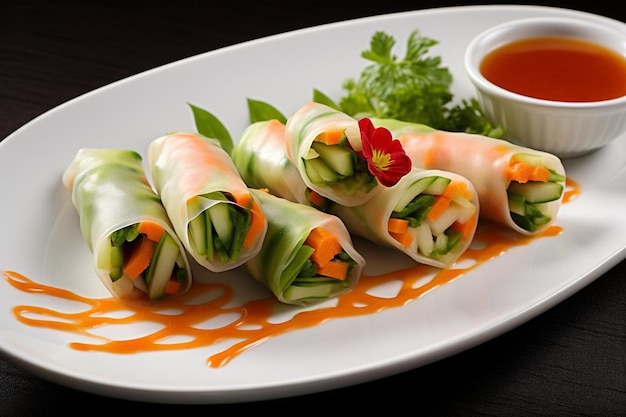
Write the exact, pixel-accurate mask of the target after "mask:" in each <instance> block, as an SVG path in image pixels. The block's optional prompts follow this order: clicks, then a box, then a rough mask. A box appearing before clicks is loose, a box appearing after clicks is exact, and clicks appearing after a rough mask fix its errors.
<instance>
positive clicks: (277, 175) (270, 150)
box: [232, 119, 307, 204]
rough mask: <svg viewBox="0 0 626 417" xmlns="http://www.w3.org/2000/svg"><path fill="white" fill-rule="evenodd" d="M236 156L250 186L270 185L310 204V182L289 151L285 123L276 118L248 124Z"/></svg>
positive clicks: (277, 192)
mask: <svg viewBox="0 0 626 417" xmlns="http://www.w3.org/2000/svg"><path fill="white" fill-rule="evenodd" d="M232 158H233V162H234V163H235V166H236V167H237V170H238V171H239V174H240V175H241V178H243V180H244V181H245V183H246V184H248V186H249V187H252V188H267V189H268V191H269V192H270V193H271V194H273V195H276V196H278V197H282V198H286V199H287V200H290V201H295V202H298V203H302V204H305V203H306V190H307V185H306V184H305V182H304V180H303V179H302V177H301V176H300V173H299V172H298V168H296V166H295V165H294V164H292V163H291V161H290V160H289V158H287V154H286V153H285V124H284V123H281V122H280V121H278V120H275V119H274V120H268V121H261V122H256V123H253V124H251V125H250V126H248V127H247V128H246V129H245V130H244V132H243V134H242V135H241V138H240V140H239V141H238V142H237V143H236V144H235V146H234V148H233V151H232Z"/></svg>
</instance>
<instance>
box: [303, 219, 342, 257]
mask: <svg viewBox="0 0 626 417" xmlns="http://www.w3.org/2000/svg"><path fill="white" fill-rule="evenodd" d="M304 244H305V245H308V246H310V247H312V248H313V249H314V250H315V251H314V252H313V254H312V255H311V258H310V259H311V261H312V262H313V263H314V264H316V265H317V266H318V267H322V266H325V265H326V264H327V263H328V262H330V261H331V260H332V259H333V258H334V257H335V255H337V254H338V253H340V252H341V250H342V248H341V243H339V241H338V240H337V237H336V236H335V235H333V234H331V233H330V232H329V231H328V230H327V229H324V228H322V227H316V228H315V229H313V230H311V233H309V236H307V238H306V240H305V241H304Z"/></svg>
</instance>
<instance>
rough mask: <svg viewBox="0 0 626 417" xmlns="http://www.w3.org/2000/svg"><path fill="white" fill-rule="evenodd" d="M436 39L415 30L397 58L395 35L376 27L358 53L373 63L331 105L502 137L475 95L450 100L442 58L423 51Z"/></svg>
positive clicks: (449, 78) (347, 82) (361, 113)
mask: <svg viewBox="0 0 626 417" xmlns="http://www.w3.org/2000/svg"><path fill="white" fill-rule="evenodd" d="M437 43H438V42H437V41H436V40H434V39H431V38H428V37H425V36H421V35H420V33H419V31H417V30H415V31H413V32H411V34H410V36H409V38H408V41H407V48H406V54H405V56H404V58H403V59H402V60H398V58H397V56H396V55H394V54H393V48H394V46H395V44H396V41H395V39H394V37H393V36H391V35H389V34H387V33H385V32H382V31H377V32H375V33H374V35H373V36H372V38H371V41H370V49H369V50H366V51H363V52H362V53H361V56H362V57H363V58H365V59H367V60H368V61H371V62H372V64H370V65H368V66H367V67H366V68H365V69H364V70H363V71H362V72H361V74H360V77H359V78H358V79H354V78H349V79H347V80H345V81H344V83H343V89H344V90H345V91H346V94H345V95H344V96H343V97H341V99H340V100H339V103H338V105H336V108H338V109H340V110H342V111H343V112H345V113H347V114H349V115H351V116H352V117H355V118H362V117H379V118H393V119H398V120H403V121H407V122H414V123H421V124H425V125H428V126H430V127H433V128H436V129H441V130H447V131H465V132H469V133H479V134H483V135H487V136H492V137H501V136H502V135H503V134H504V130H503V128H502V127H500V126H493V125H492V123H491V122H490V121H489V120H488V119H487V117H486V116H485V115H484V113H483V111H482V109H481V107H480V105H479V103H478V101H477V100H476V99H475V98H473V97H472V98H469V99H464V100H462V101H461V103H460V104H458V105H455V106H452V105H451V103H452V99H453V98H454V97H453V94H452V92H451V89H450V86H451V85H452V81H453V77H452V74H451V73H450V71H449V70H448V68H447V67H444V66H442V61H441V57H439V56H429V55H428V52H429V51H430V48H431V47H433V46H434V45H436V44H437ZM316 93H317V94H319V95H320V96H323V94H321V93H320V92H319V91H318V92H316ZM326 99H327V97H326ZM327 104H328V103H327Z"/></svg>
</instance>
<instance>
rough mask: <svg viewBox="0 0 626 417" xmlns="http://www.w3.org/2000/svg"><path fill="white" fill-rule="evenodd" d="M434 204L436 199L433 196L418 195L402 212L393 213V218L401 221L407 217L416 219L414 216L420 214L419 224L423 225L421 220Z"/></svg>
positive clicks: (418, 217)
mask: <svg viewBox="0 0 626 417" xmlns="http://www.w3.org/2000/svg"><path fill="white" fill-rule="evenodd" d="M434 202H435V197H434V196H432V195H431V194H420V195H417V196H415V198H413V200H412V201H410V202H409V203H408V204H407V205H405V206H404V208H403V209H401V210H400V211H392V212H391V217H396V218H400V219H403V218H406V217H415V216H413V214H414V213H418V212H419V213H420V214H419V215H418V216H417V217H416V218H417V219H418V220H420V221H419V223H421V220H422V219H423V218H424V216H425V215H426V213H427V212H428V209H429V208H430V207H431V206H432V205H433V203H434Z"/></svg>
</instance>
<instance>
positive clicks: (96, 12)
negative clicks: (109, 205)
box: [0, 0, 626, 417]
mask: <svg viewBox="0 0 626 417" xmlns="http://www.w3.org/2000/svg"><path fill="white" fill-rule="evenodd" d="M110 3H111V2H108V3H103V5H89V6H86V5H82V4H87V3H86V2H76V3H75V4H74V3H71V2H57V4H56V5H52V4H53V2H44V1H42V2H33V1H21V2H10V3H8V4H7V3H6V2H3V4H2V5H1V6H0V22H1V23H0V140H1V139H2V138H5V137H7V136H8V135H10V134H11V133H12V132H13V131H15V130H16V129H18V128H19V127H20V126H22V125H24V124H26V123H28V122H29V121H30V120H32V119H33V118H35V117H37V116H39V115H41V114H42V113H44V112H46V111H47V110H49V109H52V108H54V107H56V106H58V105H60V104H62V103H64V102H66V101H67V100H70V99H72V98H75V97H77V96H79V95H81V94H83V93H86V92H89V91H90V90H93V89H95V88H98V87H101V86H104V85H106V84H109V83H111V82H114V81H117V80H120V79H122V78H125V77H128V76H130V75H133V74H136V73H139V72H142V71H144V70H148V69H150V68H153V67H157V66H160V65H162V64H166V63H169V62H172V61H176V60H178V59H181V58H185V57H189V56H192V55H196V54H199V53H203V52H206V51H210V50H213V49H216V48H220V47H224V46H228V45H231V44H235V43H239V42H243V41H247V40H250V39H254V38H258V37H263V36H267V35H272V34H276V33H282V32H286V31H290V30H294V29H299V28H303V27H307V26H312V25H319V24H324V23H330V22H335V21H340V20H345V19H351V18H358V17H364V16H370V15H376V14H381V13H388V12H397V11H406V10H415V9H424V8H432V7H443V6H457V5H469V4H471V3H470V2H454V1H412V2H403V1H393V0H387V1H383V2H379V4H372V5H369V4H368V5H365V3H364V4H363V5H360V6H359V5H358V3H356V5H353V4H352V3H351V2H350V3H348V2H346V4H349V5H343V4H340V2H338V1H335V2H327V1H326V2H324V1H322V2H320V1H314V2H295V1H292V2H287V1H271V0H261V1H256V2H252V3H253V4H251V5H246V6H244V5H243V4H240V3H238V2H219V4H218V5H211V3H214V2H200V1H197V2H192V1H184V0H183V1H176V2H174V3H172V4H171V5H169V6H168V5H167V3H166V4H165V5H161V6H157V5H156V3H155V2H136V3H133V4H132V6H128V5H126V6H125V7H121V6H115V5H111V4H110ZM227 3H230V4H227ZM487 3H489V2H477V3H474V4H487ZM496 3H499V4H503V3H504V2H496ZM120 4H121V3H120ZM517 4H524V3H523V2H522V3H519V2H518V3H517ZM526 4H532V2H529V3H526ZM535 4H537V3H535ZM541 4H542V5H544V6H556V7H567V8H571V9H578V10H583V11H587V12H591V13H596V14H600V15H604V16H608V17H611V18H613V19H617V20H621V21H624V20H625V13H626V12H625V11H624V9H623V7H622V5H621V4H620V2H609V1H606V2H599V1H593V0H589V1H585V2H584V3H583V2H572V1H562V2H543V3H541ZM452 30H453V29H452ZM2 180H3V181H5V180H6V179H2ZM625 274H626V262H624V261H622V262H621V263H620V264H618V265H617V266H615V267H614V268H613V269H611V270H610V271H608V272H606V273H605V274H604V275H602V276H601V277H600V278H599V279H597V280H595V281H594V282H592V283H591V284H589V285H588V286H587V287H585V288H583V289H582V290H580V291H579V292H578V293H576V294H575V295H573V296H572V297H570V298H569V299H567V300H565V301H563V302H561V303H560V304H558V305H556V306H555V307H553V308H551V309H549V310H548V311H546V312H545V313H543V314H541V315H540V316H538V317H536V318H534V319H532V320H530V321H529V322H527V323H525V324H523V325H521V326H519V327H517V328H515V329H514V330H512V331H509V332H507V333H505V334H504V335H502V336H499V337H497V338H495V339H493V340H491V341H489V342H486V343H484V344H481V345H479V346H477V347H475V348H472V349H469V350H467V351H464V352H462V353H459V354H456V355H454V356H452V357H449V358H447V359H444V360H440V361H438V362H435V363H432V364H430V365H427V366H423V367H421V368H418V369H414V370H411V371H407V372H404V373H401V374H398V375H394V376H390V377H387V378H384V379H380V380H376V381H371V382H366V383H362V384H360V385H356V386H351V387H346V388H341V389H335V390H331V391H327V392H320V393H314V394H310V395H305V396H299V397H291V398H285V399H279V400H268V401H263V402H254V403H240V404H222V405H219V404H218V405H174V404H165V405H163V404H144V403H139V402H134V401H129V400H122V399H115V398H109V397H105V396H99V395H94V394H91V393H86V392H82V391H79V390H75V389H72V388H68V387H65V386H62V385H58V384H56V383H53V382H49V381H47V380H45V379H42V378H41V377H39V376H37V375H34V374H31V373H29V372H28V371H27V370H25V369H22V368H20V367H19V366H17V365H16V364H14V363H11V362H9V361H8V360H6V358H0V416H1V417H14V416H38V415H53V414H57V413H68V412H69V413H70V414H73V412H77V411H79V410H81V409H82V408H81V407H88V408H84V410H85V411H90V410H94V411H95V410H98V411H100V412H101V413H105V414H106V413H117V412H124V411H129V410H142V411H144V412H148V413H149V412H152V411H155V412H156V411H165V412H177V411H185V412H187V413H188V412H192V413H203V414H204V413H211V412H230V411H232V412H245V411H248V410H250V411H255V412H256V411H258V412H263V411H269V412H272V411H277V410H280V411H284V412H288V413H294V414H295V413H300V412H301V407H306V408H311V406H313V409H314V410H315V411H314V412H321V413H325V412H329V411H332V410H334V408H335V407H340V405H341V404H343V405H344V407H346V406H347V407H348V410H350V411H352V410H354V411H360V409H361V407H362V408H363V409H367V408H370V407H377V408H378V409H383V408H381V407H387V408H391V410H393V411H395V410H396V409H398V410H400V407H401V409H402V410H407V411H405V412H407V413H411V414H412V413H415V414H420V415H429V416H430V415H446V416H450V415H497V416H518V415H549V416H560V415H590V416H618V415H620V416H626V280H625V279H624V277H625ZM144 415H147V414H144ZM204 415H208V414H204Z"/></svg>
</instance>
